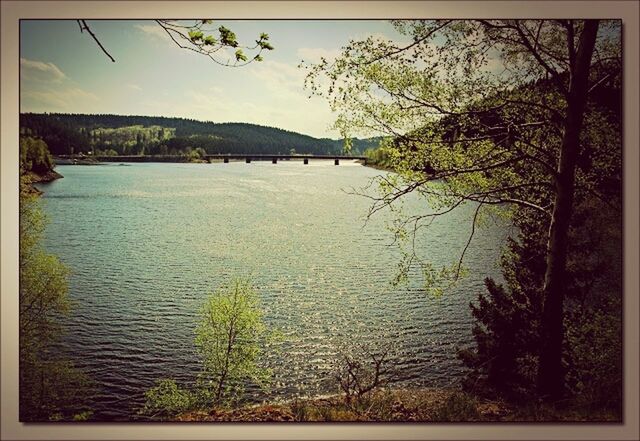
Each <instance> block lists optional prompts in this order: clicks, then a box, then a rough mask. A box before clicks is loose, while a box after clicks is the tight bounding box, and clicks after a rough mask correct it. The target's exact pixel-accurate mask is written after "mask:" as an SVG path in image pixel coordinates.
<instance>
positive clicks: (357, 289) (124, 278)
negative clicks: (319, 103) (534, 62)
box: [39, 160, 508, 420]
mask: <svg viewBox="0 0 640 441" xmlns="http://www.w3.org/2000/svg"><path fill="white" fill-rule="evenodd" d="M56 170H57V171H58V172H60V173H61V174H62V175H63V176H64V179H59V180H57V181H54V182H52V183H49V184H43V185H39V188H40V189H42V190H43V191H44V192H45V193H44V195H43V198H42V199H43V206H44V208H45V212H46V213H47V216H48V219H49V223H48V225H47V230H46V238H45V246H46V248H47V250H48V251H49V252H51V253H54V254H56V255H57V256H59V257H60V259H61V260H62V261H63V262H64V263H65V264H67V265H68V266H69V267H70V269H71V271H72V275H71V277H70V288H69V295H70V297H71V299H72V300H73V302H74V309H73V311H72V313H71V314H70V315H69V317H68V318H66V319H65V322H66V324H67V325H68V326H67V334H66V337H65V340H64V347H63V350H64V352H65V354H67V355H68V356H69V357H70V358H72V359H73V360H74V362H75V363H76V364H77V365H78V366H79V367H81V368H83V369H84V370H85V371H86V372H87V373H88V374H89V375H90V376H91V377H92V378H93V379H94V381H95V382H96V384H97V386H98V389H99V393H98V395H97V396H96V397H95V401H94V403H93V408H94V411H95V414H94V415H95V417H96V419H98V420H127V419H128V418H129V417H130V415H131V414H132V413H133V412H135V409H136V407H137V406H140V405H141V404H142V403H143V393H144V391H145V390H146V389H148V388H150V387H152V386H153V385H154V382H155V380H157V379H161V378H175V379H176V380H177V381H178V382H179V383H182V384H185V383H188V382H189V381H192V380H193V379H194V378H195V376H196V375H197V373H198V370H199V364H198V359H197V356H196V353H195V346H194V343H193V338H194V329H195V324H196V323H197V320H198V311H199V309H200V307H201V305H202V304H203V301H204V299H205V298H206V296H207V295H208V294H209V293H211V292H213V291H214V290H215V289H216V288H218V287H219V286H221V285H223V284H225V283H228V282H230V281H231V280H232V279H233V278H234V277H245V278H249V279H250V280H251V282H252V284H253V286H254V287H255V289H256V290H257V292H258V293H259V296H260V299H261V305H262V307H263V309H264V314H265V319H266V321H267V323H268V325H269V326H270V327H272V328H274V329H277V330H279V331H280V332H281V333H282V341H281V342H279V343H278V349H279V350H278V351H277V352H269V353H268V354H267V355H266V359H265V363H266V364H268V365H269V366H271V367H272V368H273V369H274V383H273V391H272V393H271V395H270V397H271V398H277V399H287V398H291V397H294V396H298V395H300V396H305V395H314V394H321V393H332V392H335V391H336V390H337V389H336V386H335V385H334V384H332V383H331V382H330V381H328V380H330V370H331V363H332V361H333V359H334V357H335V354H336V352H337V351H338V348H339V347H340V346H341V345H342V344H343V343H344V342H349V343H351V344H370V345H372V346H373V347H380V348H382V347H391V348H392V349H393V352H392V362H393V366H394V370H395V371H396V372H397V377H398V386H403V387H404V386H412V387H429V386H447V385H450V384H454V383H455V382H457V381H459V379H460V374H461V372H462V366H461V364H460V362H459V361H458V360H457V359H456V349H457V348H458V347H462V346H466V345H468V344H470V343H471V342H472V336H471V327H472V323H473V321H472V317H471V313H470V310H469V302H470V301H473V300H475V299H476V298H477V295H478V293H479V292H482V290H483V279H484V278H485V277H487V276H494V277H499V274H500V271H499V266H498V264H499V257H500V253H501V248H502V247H503V246H504V244H505V241H506V235H507V233H508V229H507V228H506V227H505V226H504V225H500V224H498V223H495V222H488V224H487V226H486V227H484V228H482V229H481V230H479V232H477V234H476V236H475V237H474V240H473V242H472V243H471V246H470V248H469V250H468V252H467V254H466V258H465V263H466V266H467V268H468V276H467V277H466V278H465V279H463V280H462V281H461V282H459V284H458V285H457V286H456V287H455V288H453V289H452V290H451V291H450V292H447V293H445V294H444V295H442V296H439V297H434V296H432V295H429V294H428V293H425V291H424V290H423V289H422V279H421V275H420V273H419V271H418V270H412V271H411V277H410V280H409V283H408V284H406V285H400V286H393V285H392V283H391V282H392V280H393V278H394V276H395V275H396V272H397V268H398V263H399V261H400V258H401V252H400V250H399V249H398V248H397V247H396V246H393V245H392V242H393V236H392V234H391V233H390V232H389V230H388V228H387V225H388V224H389V222H390V221H391V220H392V219H393V217H392V215H391V214H390V213H389V212H386V211H385V212H380V213H378V214H376V215H375V216H374V217H373V218H372V219H371V220H370V221H369V222H368V223H366V225H365V222H364V216H365V215H366V213H367V210H368V208H369V207H370V204H371V200H370V199H367V198H365V197H362V196H358V195H353V194H349V192H350V191H351V190H352V189H356V190H358V189H362V188H363V187H365V186H366V185H367V184H368V183H369V181H370V180H371V179H372V178H373V177H374V176H376V175H380V174H382V173H385V172H382V171H379V170H375V169H372V168H368V167H364V166H361V165H359V164H355V163H349V162H346V163H345V161H341V165H340V166H334V165H333V161H313V160H312V161H310V163H309V165H302V162H299V161H280V162H279V163H278V164H271V163H270V162H253V163H251V164H245V163H240V162H232V163H229V164H222V163H218V164H154V163H140V164H130V165H128V166H119V165H117V164H108V165H101V166H73V165H68V166H58V167H57V168H56ZM369 193H370V194H375V191H374V190H373V189H370V190H369ZM426 209H427V207H426V203H425V201H424V200H421V199H419V198H418V197H417V196H416V195H410V197H407V200H406V202H405V204H404V210H405V212H406V213H414V212H421V211H422V212H424V211H425V210H426ZM473 213H474V206H463V207H461V208H459V209H456V210H454V211H453V212H451V213H449V214H447V215H446V216H443V217H441V218H438V219H436V221H435V222H433V224H432V225H430V226H429V227H428V228H425V229H423V230H420V234H419V235H418V237H417V239H416V248H417V249H418V250H419V252H420V255H421V256H423V257H425V258H428V259H429V260H431V261H432V262H434V263H436V264H450V263H452V262H455V261H457V258H458V256H459V255H460V252H461V251H462V249H463V248H464V245H465V243H466V241H467V239H468V236H469V234H470V231H471V224H470V221H471V219H472V217H473ZM249 397H250V398H253V399H256V400H258V399H261V398H264V397H262V396H261V395H260V394H259V393H257V392H256V391H255V390H253V389H250V390H249Z"/></svg>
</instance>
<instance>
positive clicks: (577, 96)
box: [538, 20, 598, 400]
mask: <svg viewBox="0 0 640 441" xmlns="http://www.w3.org/2000/svg"><path fill="white" fill-rule="evenodd" d="M597 32H598V20H585V24H584V29H583V31H582V34H581V35H580V41H579V43H578V50H577V52H576V56H575V62H574V63H573V65H572V66H571V77H570V84H569V93H568V97H567V115H566V119H565V123H564V135H563V139H562V147H561V150H560V161H559V164H558V176H557V179H556V197H555V202H554V207H553V213H552V218H551V226H550V229H549V241H548V244H547V268H546V272H545V280H544V292H543V295H544V308H543V312H542V323H541V335H540V337H541V346H540V364H539V367H538V392H539V393H540V395H541V396H543V397H546V398H547V399H551V400H554V399H557V398H559V397H560V396H561V395H562V393H563V391H564V372H563V368H562V341H563V337H564V329H563V325H562V321H563V315H564V314H563V303H564V291H565V289H566V266H567V241H568V233H569V225H570V221H571V215H572V213H573V195H574V186H575V169H576V160H577V157H578V154H579V152H580V132H581V129H582V120H583V117H584V110H585V105H586V102H587V93H588V87H589V68H590V65H591V56H592V54H593V49H594V46H595V41H596V34H597ZM571 44H572V43H571Z"/></svg>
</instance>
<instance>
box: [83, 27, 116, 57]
mask: <svg viewBox="0 0 640 441" xmlns="http://www.w3.org/2000/svg"><path fill="white" fill-rule="evenodd" d="M77 22H78V25H79V26H80V32H82V30H83V29H84V30H86V31H87V32H88V33H89V35H91V37H92V38H93V39H94V40H95V42H96V43H98V46H100V49H102V52H104V53H105V55H106V56H107V57H109V58H110V59H111V61H113V62H114V63H115V62H116V60H114V58H113V57H112V56H111V54H109V52H107V50H106V49H105V48H104V46H103V45H102V43H100V40H98V37H96V34H94V33H93V32H92V31H91V29H90V28H89V25H87V22H86V21H85V20H77Z"/></svg>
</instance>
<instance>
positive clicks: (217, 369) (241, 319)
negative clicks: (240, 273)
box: [196, 280, 269, 404]
mask: <svg viewBox="0 0 640 441" xmlns="http://www.w3.org/2000/svg"><path fill="white" fill-rule="evenodd" d="M196 334H197V336H196V346H197V348H198V353H199V354H200V357H201V359H202V364H203V371H202V374H201V378H200V380H201V382H202V383H203V384H204V385H205V387H206V389H207V390H206V395H210V396H211V397H212V398H213V403H214V404H221V403H222V402H223V401H227V402H233V401H235V400H236V399H237V398H238V397H239V396H240V395H241V394H242V392H243V390H244V386H245V384H246V382H247V381H253V382H255V383H257V384H264V383H265V380H266V379H267V377H268V375H269V371H268V370H265V369H263V368H260V367H259V366H258V361H259V359H260V354H261V351H262V344H263V343H264V342H265V338H266V337H267V328H266V326H265V324H264V321H263V318H262V312H261V311H260V308H259V306H258V297H257V295H256V292H255V291H254V290H253V289H252V288H251V286H250V285H249V282H247V281H243V280H236V281H234V282H233V284H232V285H231V286H229V287H227V288H225V289H222V290H219V291H217V292H216V293H214V295H212V296H211V297H209V299H208V300H207V302H206V303H205V305H204V307H203V308H202V320H201V322H200V324H199V326H198V328H197V331H196Z"/></svg>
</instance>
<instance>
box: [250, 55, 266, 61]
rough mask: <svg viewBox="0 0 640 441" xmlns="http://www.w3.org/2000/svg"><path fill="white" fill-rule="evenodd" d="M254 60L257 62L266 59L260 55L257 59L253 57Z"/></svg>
mask: <svg viewBox="0 0 640 441" xmlns="http://www.w3.org/2000/svg"><path fill="white" fill-rule="evenodd" d="M253 59H254V60H256V61H262V60H264V58H262V57H261V56H260V55H256V56H255V57H253Z"/></svg>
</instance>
